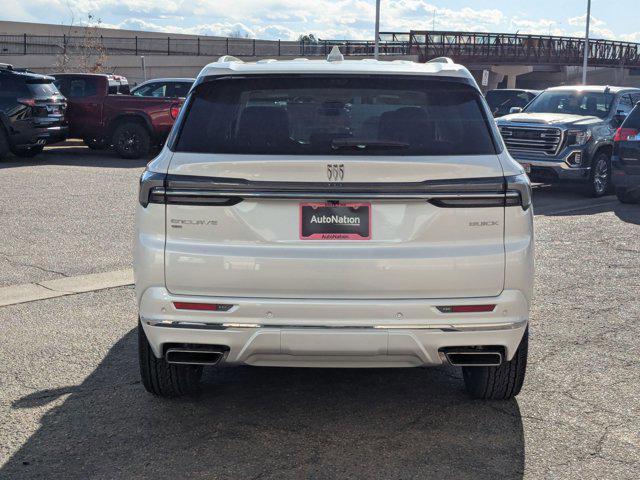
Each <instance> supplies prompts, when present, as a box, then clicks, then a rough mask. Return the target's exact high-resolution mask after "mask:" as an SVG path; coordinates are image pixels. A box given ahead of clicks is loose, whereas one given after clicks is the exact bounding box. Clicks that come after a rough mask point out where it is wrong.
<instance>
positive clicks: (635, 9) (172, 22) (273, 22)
mask: <svg viewBox="0 0 640 480" xmlns="http://www.w3.org/2000/svg"><path fill="white" fill-rule="evenodd" d="M3 4H5V8H4V9H3V10H4V12H5V14H4V15H3V16H2V19H3V20H16V21H31V22H46V23H55V24H63V23H64V24H68V23H70V22H72V21H73V23H75V24H80V23H84V22H86V19H87V16H88V14H92V15H93V17H94V18H99V19H100V20H101V21H102V23H103V24H104V25H105V26H113V27H119V28H129V29H134V30H157V31H170V32H177V33H194V34H202V35H207V34H208V35H228V34H229V33H232V32H233V33H236V34H237V33H241V34H243V35H246V36H249V37H255V38H270V39H276V38H281V39H293V38H296V37H297V36H298V35H299V34H302V33H314V34H315V35H317V36H318V37H320V38H354V39H356V38H357V39H369V38H372V37H373V35H372V30H373V18H374V5H375V1H374V0H307V1H301V0H162V1H157V0H3ZM586 4H587V0H537V1H536V0H533V1H532V0H511V1H507V0H487V1H483V2H479V1H477V0H476V1H467V0H446V1H444V0H382V18H381V28H382V29H383V30H400V31H408V30H410V29H431V27H432V24H433V17H434V15H433V12H434V11H435V27H436V29H442V30H467V31H497V32H516V31H519V32H520V33H544V34H549V33H551V34H554V35H580V36H582V35H584V20H585V14H586ZM591 16H592V32H593V36H594V37H598V38H608V39H618V40H628V41H636V42H640V0H618V1H616V2H611V1H606V0H593V1H592V13H591Z"/></svg>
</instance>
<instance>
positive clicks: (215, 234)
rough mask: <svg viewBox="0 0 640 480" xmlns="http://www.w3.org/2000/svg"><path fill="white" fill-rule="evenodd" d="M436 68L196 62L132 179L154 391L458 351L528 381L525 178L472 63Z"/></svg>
mask: <svg viewBox="0 0 640 480" xmlns="http://www.w3.org/2000/svg"><path fill="white" fill-rule="evenodd" d="M439 62H440V63H438V64H434V63H426V64H416V63H408V62H402V63H393V62H375V61H371V62H361V61H351V60H349V61H345V60H343V59H342V56H341V55H340V54H339V52H337V48H336V49H334V51H333V52H332V53H331V54H330V55H329V57H328V59H327V60H326V61H325V60H309V61H307V60H304V61H302V60H291V61H284V62H282V61H272V62H264V63H263V62H257V63H243V62H242V61H239V60H237V59H233V58H228V57H224V58H222V59H221V60H219V61H218V62H217V63H214V64H210V65H209V66H207V67H205V68H204V69H203V70H202V72H201V73H200V75H199V77H198V80H197V81H196V83H195V85H194V87H193V88H192V90H191V93H190V94H189V97H188V100H187V105H185V109H184V113H183V114H181V116H180V118H179V120H178V122H179V123H178V124H176V126H175V127H174V129H173V130H172V134H171V135H170V138H169V139H168V141H167V143H166V145H165V147H164V149H163V150H162V152H161V153H160V154H159V156H158V157H157V158H155V160H153V161H152V162H151V163H149V165H148V166H147V170H146V171H145V172H144V174H143V175H142V178H141V181H140V192H139V205H138V208H137V234H136V236H137V244H136V253H135V261H134V264H135V278H136V294H137V300H138V308H139V319H140V323H139V328H138V336H139V337H138V339H139V344H138V345H139V362H140V369H141V376H142V383H143V385H144V387H145V388H146V389H147V390H148V391H149V392H151V393H153V394H155V395H159V396H167V397H171V396H178V395H183V394H189V393H193V392H195V391H197V388H198V382H199V379H200V375H201V373H202V367H203V366H213V365H219V364H222V363H227V364H248V365H255V366H288V367H417V366H423V365H441V364H442V363H450V364H452V365H457V366H461V367H462V371H463V376H464V381H465V384H466V387H467V389H468V391H469V392H470V393H471V395H473V396H476V397H480V398H486V399H506V398H511V397H513V396H514V395H516V394H517V393H518V392H519V391H520V388H521V386H522V383H523V380H524V375H525V367H526V359H527V348H528V347H527V345H528V334H527V325H528V318H529V305H530V302H531V292H532V285H533V226H532V223H533V221H532V219H533V217H532V208H530V206H531V190H530V184H529V179H528V178H527V176H526V174H525V173H524V171H523V169H522V167H521V166H520V165H518V164H517V163H516V162H515V161H514V160H513V159H512V158H511V157H510V156H509V154H508V152H507V151H506V150H505V149H504V145H503V143H502V141H501V139H500V135H499V132H498V130H497V127H496V125H495V122H494V121H493V120H492V118H491V112H490V111H489V109H488V107H487V104H486V102H485V101H484V98H483V96H482V94H481V92H480V90H479V88H478V85H477V84H476V82H475V80H474V79H473V76H472V75H471V74H470V73H469V71H468V70H467V69H466V68H464V67H463V66H461V65H456V64H453V62H452V61H451V60H449V59H439Z"/></svg>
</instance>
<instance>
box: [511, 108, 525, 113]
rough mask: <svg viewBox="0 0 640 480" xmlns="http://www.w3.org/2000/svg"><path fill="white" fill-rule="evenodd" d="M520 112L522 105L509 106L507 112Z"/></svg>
mask: <svg viewBox="0 0 640 480" xmlns="http://www.w3.org/2000/svg"><path fill="white" fill-rule="evenodd" d="M521 112H522V107H511V108H510V109H509V113H521Z"/></svg>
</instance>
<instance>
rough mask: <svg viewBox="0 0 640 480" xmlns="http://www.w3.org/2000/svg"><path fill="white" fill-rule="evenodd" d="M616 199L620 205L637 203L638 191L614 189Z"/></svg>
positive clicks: (639, 194)
mask: <svg viewBox="0 0 640 480" xmlns="http://www.w3.org/2000/svg"><path fill="white" fill-rule="evenodd" d="M616 197H618V200H620V202H622V203H638V201H639V200H640V191H631V192H630V191H628V190H627V189H626V188H616Z"/></svg>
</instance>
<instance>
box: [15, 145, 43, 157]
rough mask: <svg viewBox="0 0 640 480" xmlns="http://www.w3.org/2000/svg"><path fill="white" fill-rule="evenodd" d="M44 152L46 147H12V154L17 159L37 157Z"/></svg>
mask: <svg viewBox="0 0 640 480" xmlns="http://www.w3.org/2000/svg"><path fill="white" fill-rule="evenodd" d="M42 150H44V145H34V146H33V147H12V148H11V153H13V154H14V155H15V156H16V157H22V158H31V157H35V156H36V155H38V154H39V153H42Z"/></svg>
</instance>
